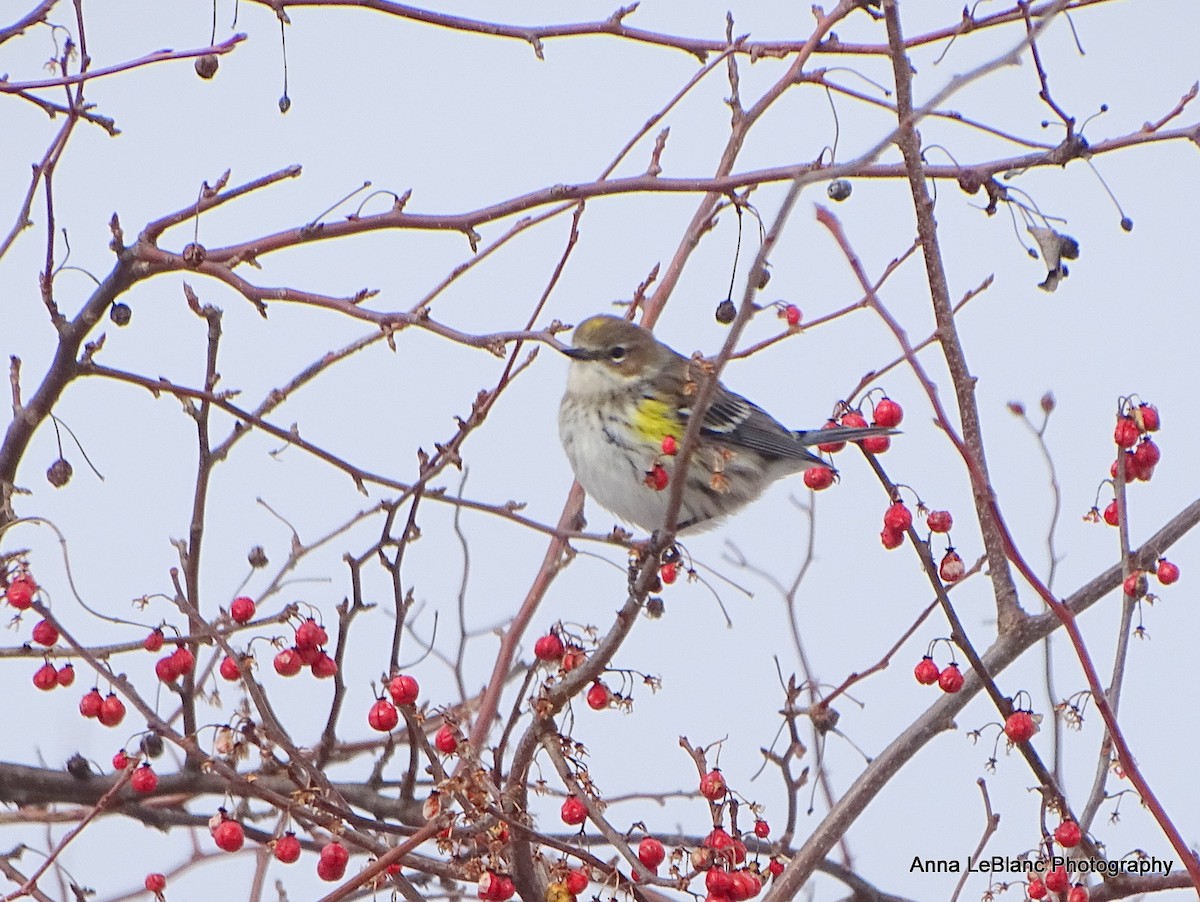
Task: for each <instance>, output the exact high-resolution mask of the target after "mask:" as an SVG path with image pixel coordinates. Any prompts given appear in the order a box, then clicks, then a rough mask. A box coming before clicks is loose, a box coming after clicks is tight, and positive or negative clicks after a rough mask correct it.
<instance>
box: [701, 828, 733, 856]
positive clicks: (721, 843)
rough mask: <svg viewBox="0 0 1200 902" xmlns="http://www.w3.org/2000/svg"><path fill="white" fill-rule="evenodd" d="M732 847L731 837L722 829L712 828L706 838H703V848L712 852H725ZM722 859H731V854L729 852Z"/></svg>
mask: <svg viewBox="0 0 1200 902" xmlns="http://www.w3.org/2000/svg"><path fill="white" fill-rule="evenodd" d="M732 845H733V837H732V836H730V835H729V834H728V833H726V832H725V828H724V827H713V828H712V830H711V831H710V832H709V834H708V836H706V837H704V848H706V849H712V850H713V851H714V852H726V851H727V850H728V849H729V848H730V846H732ZM724 857H726V858H732V857H733V854H732V852H730V853H729V854H727V855H725V856H724Z"/></svg>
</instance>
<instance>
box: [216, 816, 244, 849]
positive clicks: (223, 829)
mask: <svg viewBox="0 0 1200 902" xmlns="http://www.w3.org/2000/svg"><path fill="white" fill-rule="evenodd" d="M212 838H213V842H215V843H216V844H217V848H218V849H222V850H224V851H226V852H236V851H237V850H238V849H240V848H241V847H242V845H243V844H244V843H245V842H246V831H245V830H244V829H242V825H241V824H239V823H238V822H237V821H234V820H230V819H229V818H222V819H221V822H220V823H219V824H217V825H216V826H215V827H213V829H212Z"/></svg>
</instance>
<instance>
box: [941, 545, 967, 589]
mask: <svg viewBox="0 0 1200 902" xmlns="http://www.w3.org/2000/svg"><path fill="white" fill-rule="evenodd" d="M966 572H967V568H966V565H964V564H963V559H962V558H961V557H959V554H958V552H957V551H955V550H954V549H953V548H947V549H946V555H945V557H943V558H942V562H941V564H939V565H938V575H940V576H941V577H942V582H947V583H956V582H958V581H959V580H960V579H962V578H963V574H964V573H966Z"/></svg>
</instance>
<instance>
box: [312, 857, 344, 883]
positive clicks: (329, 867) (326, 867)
mask: <svg viewBox="0 0 1200 902" xmlns="http://www.w3.org/2000/svg"><path fill="white" fill-rule="evenodd" d="M317 876H318V877H320V878H321V879H322V880H325V881H328V882H330V883H332V882H334V881H335V880H341V879H342V878H343V877H345V876H346V866H345V865H344V864H343V865H340V866H339V865H338V864H337V862H334V861H327V860H326V859H324V858H322V859H320V860H319V861H318V862H317Z"/></svg>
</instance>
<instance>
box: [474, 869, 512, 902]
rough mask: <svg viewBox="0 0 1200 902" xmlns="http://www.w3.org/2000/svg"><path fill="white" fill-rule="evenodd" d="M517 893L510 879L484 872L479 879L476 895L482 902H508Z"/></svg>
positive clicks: (502, 875)
mask: <svg viewBox="0 0 1200 902" xmlns="http://www.w3.org/2000/svg"><path fill="white" fill-rule="evenodd" d="M516 891H517V887H516V884H514V883H513V881H512V878H511V877H508V876H506V875H504V874H496V873H493V872H492V871H484V872H483V874H481V875H480V877H479V885H478V886H477V887H476V889H475V893H476V895H478V896H479V898H480V899H482V900H484V902H508V900H509V899H511V898H512V897H513V894H515V893H516Z"/></svg>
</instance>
